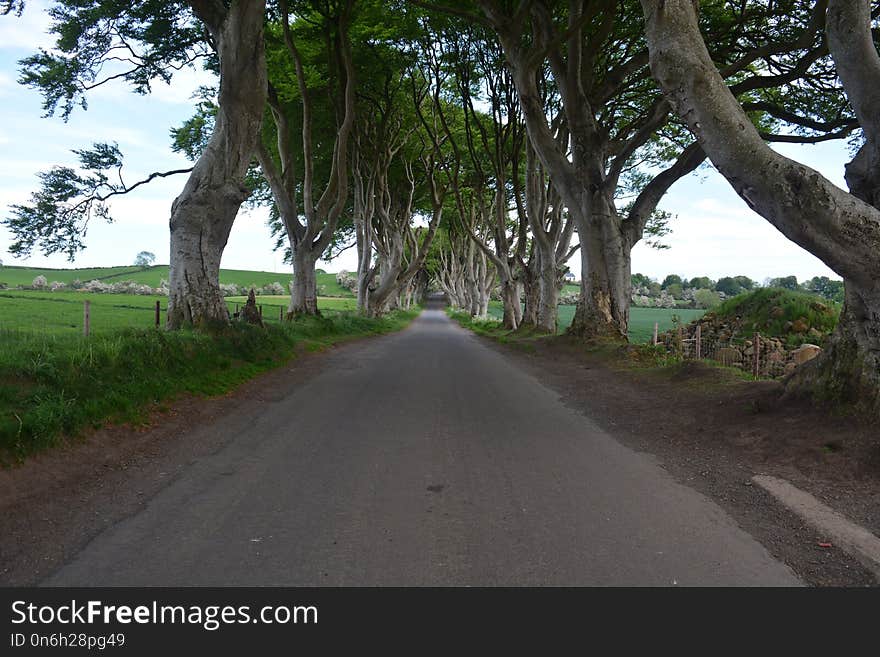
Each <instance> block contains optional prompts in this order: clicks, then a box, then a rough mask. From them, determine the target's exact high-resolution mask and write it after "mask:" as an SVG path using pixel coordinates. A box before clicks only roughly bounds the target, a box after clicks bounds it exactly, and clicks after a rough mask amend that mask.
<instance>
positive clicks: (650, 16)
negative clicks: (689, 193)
mask: <svg viewBox="0 0 880 657" xmlns="http://www.w3.org/2000/svg"><path fill="white" fill-rule="evenodd" d="M641 2H642V7H643V9H644V15H645V20H646V33H647V38H648V46H649V48H650V53H651V68H652V71H653V73H654V75H655V76H656V78H657V80H658V82H659V84H660V86H661V87H662V89H663V90H664V92H665V93H666V95H667V97H668V98H669V100H670V102H671V103H672V105H673V106H674V108H675V110H676V112H677V113H678V115H679V116H681V117H682V119H683V120H684V121H686V123H687V125H688V127H689V129H690V130H691V131H692V132H693V133H694V134H695V135H696V136H697V138H698V139H699V142H700V144H701V145H702V147H703V148H704V149H705V151H706V153H707V154H708V156H709V157H710V159H711V160H712V163H713V164H714V165H715V167H716V168H717V169H718V171H719V172H720V173H721V174H722V175H723V176H724V177H725V178H726V179H727V180H728V182H729V183H730V184H731V186H732V187H733V189H734V190H735V191H736V192H737V193H738V194H739V196H740V197H741V198H742V199H743V200H744V201H745V202H746V203H747V204H748V205H749V207H750V208H752V209H753V210H754V211H755V212H757V213H758V214H760V215H761V216H763V217H764V218H765V219H766V220H767V221H769V222H770V223H771V224H772V225H773V226H775V227H776V228H777V229H778V230H779V231H780V232H782V233H783V234H784V235H785V236H786V237H787V238H789V239H790V240H792V241H793V242H795V243H796V244H798V245H800V246H801V247H803V248H804V249H806V250H807V251H809V252H810V253H812V254H813V255H815V256H817V257H818V258H820V259H821V260H822V261H823V262H824V263H825V264H827V265H828V266H829V267H830V268H831V269H833V270H834V271H836V272H837V273H838V274H840V275H841V276H842V277H843V279H844V284H845V300H844V307H843V311H842V313H841V316H840V321H839V322H838V325H837V328H836V330H835V332H834V334H833V336H832V342H831V347H830V349H828V350H827V351H826V353H825V354H823V355H822V357H820V358H819V359H816V362H815V364H814V365H812V366H807V367H803V368H799V370H798V374H796V375H795V377H794V378H793V379H792V380H790V381H789V386H790V387H791V388H792V389H793V390H804V389H808V390H813V391H817V392H819V393H820V394H821V395H822V396H825V397H831V398H834V399H845V400H850V401H856V402H858V403H861V404H864V405H866V406H868V407H869V408H872V409H874V410H876V409H878V408H880V257H878V253H880V211H878V209H877V207H876V205H875V204H876V202H877V199H878V196H877V190H878V187H877V180H878V178H877V172H878V170H877V161H878V160H877V150H876V149H877V143H878V136H880V133H878V126H880V124H878V122H877V119H878V116H880V114H878V111H880V110H878V108H880V104H878V103H877V94H878V93H880V58H878V54H877V49H876V46H875V44H874V40H873V35H872V31H871V21H872V13H871V10H870V5H869V3H868V2H866V1H865V0H828V2H827V3H826V2H824V1H820V2H817V3H816V10H817V11H818V12H820V15H821V18H822V23H823V24H824V25H825V29H826V32H827V35H828V41H827V44H828V48H829V49H830V52H831V54H832V55H833V58H834V62H835V64H836V66H837V73H838V74H839V76H840V80H841V82H842V83H843V87H844V88H845V90H846V93H847V96H848V98H849V101H850V103H851V105H852V107H853V109H854V110H855V113H856V115H857V116H858V119H859V124H860V125H861V128H862V131H863V133H864V137H865V142H864V145H863V146H862V147H861V149H860V150H859V153H858V155H857V156H856V158H855V160H854V161H853V163H852V164H851V165H850V166H849V167H848V168H847V182H848V184H849V186H850V191H849V192H846V191H844V190H841V189H840V188H838V187H837V186H835V185H834V184H833V183H831V182H830V181H829V180H827V179H826V178H825V177H823V176H822V175H821V174H820V173H819V172H817V171H815V170H813V169H811V168H809V167H807V166H804V165H803V164H800V163H798V162H796V161H794V160H792V159H790V158H787V157H785V156H783V155H781V154H779V153H777V152H775V151H773V150H772V149H771V148H769V147H768V146H767V144H766V143H765V142H764V141H763V140H762V139H761V136H760V135H759V134H758V131H757V130H756V129H755V127H754V126H753V125H752V123H751V122H750V121H749V120H748V116H747V115H746V113H745V111H744V109H743V106H742V105H741V104H740V103H739V102H738V101H737V99H736V97H735V96H734V95H733V94H732V93H731V91H730V89H729V88H728V87H727V85H726V84H725V81H724V79H723V77H722V76H721V74H720V73H719V72H718V69H717V68H716V67H715V65H714V63H713V62H712V60H711V58H710V56H709V52H708V49H707V47H706V44H705V42H704V40H703V37H702V35H701V33H700V28H699V24H698V19H697V11H696V6H695V4H694V3H693V2H691V1H690V0H665V1H664V0H641ZM826 9H827V14H826ZM826 16H827V22H826Z"/></svg>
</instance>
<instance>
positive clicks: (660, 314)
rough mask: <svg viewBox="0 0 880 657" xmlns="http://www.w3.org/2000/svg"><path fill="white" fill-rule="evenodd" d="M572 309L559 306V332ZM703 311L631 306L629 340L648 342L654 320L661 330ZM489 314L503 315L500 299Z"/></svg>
mask: <svg viewBox="0 0 880 657" xmlns="http://www.w3.org/2000/svg"><path fill="white" fill-rule="evenodd" d="M574 309H575V307H574V306H559V332H560V333H563V332H564V331H565V329H567V328H568V327H569V326H571V320H572V319H573V318H574ZM705 312H706V311H705V310H696V309H690V308H637V307H635V306H633V307H632V308H630V311H629V340H630V342H633V343H644V342H648V341H649V340H650V339H651V336H652V334H653V332H654V322H656V323H657V324H659V330H660V332H663V331H666V330H668V329H670V328H672V326H673V318H674V317H675V316H678V317H679V318H680V319H681V321H682V323H684V324H687V323H688V322H691V321H693V320H695V319H697V318H698V317H702V316H703V315H704V314H705ZM489 315H490V316H491V317H495V318H497V319H501V317H503V312H502V309H501V302H500V301H492V302H490V303H489Z"/></svg>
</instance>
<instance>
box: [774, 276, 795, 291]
mask: <svg viewBox="0 0 880 657" xmlns="http://www.w3.org/2000/svg"><path fill="white" fill-rule="evenodd" d="M770 287H781V288H782V289H783V290H791V291H792V292H797V291H798V290H800V289H801V286H800V283H798V279H797V276H782V277H781V278H774V279H772V280H771V281H770Z"/></svg>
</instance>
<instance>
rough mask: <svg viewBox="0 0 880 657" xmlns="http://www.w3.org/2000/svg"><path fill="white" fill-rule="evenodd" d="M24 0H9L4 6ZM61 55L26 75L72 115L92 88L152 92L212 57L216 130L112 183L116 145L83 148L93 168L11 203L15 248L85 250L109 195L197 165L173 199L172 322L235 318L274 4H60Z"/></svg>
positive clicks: (36, 58) (40, 56) (43, 59)
mask: <svg viewBox="0 0 880 657" xmlns="http://www.w3.org/2000/svg"><path fill="white" fill-rule="evenodd" d="M23 6H24V2H22V1H18V2H16V1H14V0H12V1H10V0H6V1H5V2H4V4H3V6H2V8H3V11H4V13H11V12H18V13H20V11H21V9H22V8H23ZM50 11H51V15H52V18H53V24H52V28H51V29H52V32H53V33H54V34H55V35H56V36H57V40H56V46H55V49H54V50H53V51H51V52H50V51H45V50H43V51H40V52H39V53H37V54H35V55H32V56H30V57H28V58H26V59H24V60H22V62H21V64H22V81H23V82H24V83H25V84H27V85H29V86H32V87H34V88H37V89H39V90H40V92H41V93H42V94H43V108H44V109H45V111H46V113H47V115H51V114H54V113H55V112H56V111H58V110H60V111H61V114H62V117H64V118H66V117H68V116H69V115H70V113H71V112H72V111H73V110H74V108H75V107H77V106H79V107H82V108H84V109H85V108H86V107H87V98H88V93H89V92H90V91H91V90H93V89H95V88H97V87H100V86H103V85H105V84H108V83H110V82H112V81H114V80H123V81H125V82H126V83H128V84H129V85H131V87H132V88H133V89H134V90H135V91H136V92H138V93H143V94H146V93H149V91H150V88H151V85H152V84H155V83H156V82H157V81H165V82H168V81H170V80H171V78H172V76H173V73H174V71H176V70H179V69H180V68H182V67H184V66H191V65H193V64H194V63H195V62H197V61H199V60H206V61H208V62H209V64H210V65H211V66H212V67H213V68H214V69H215V70H216V71H217V72H218V73H219V75H220V89H219V95H218V109H217V113H216V118H215V121H214V130H213V132H212V134H211V136H210V138H209V139H208V140H207V143H206V144H205V147H204V150H203V151H202V153H201V156H200V157H199V158H198V160H197V161H196V162H195V164H194V166H193V167H192V168H191V169H184V170H180V171H175V172H157V173H155V174H152V175H151V176H149V177H148V178H147V179H146V180H144V181H140V182H138V183H134V184H131V185H128V184H126V183H124V182H123V180H122V179H121V177H120V179H119V183H116V182H112V183H111V182H110V181H109V179H108V177H107V175H106V172H107V171H108V170H110V169H117V170H119V169H121V166H122V156H121V153H119V152H118V149H116V148H115V147H114V146H112V145H108V144H98V145H96V146H95V148H94V149H93V150H92V151H79V152H78V154H79V155H80V163H81V165H82V169H83V170H84V171H85V172H86V175H83V174H80V173H78V172H76V171H74V170H72V169H69V168H68V169H66V170H65V169H63V168H61V169H55V170H53V171H50V172H47V173H46V174H43V175H42V186H41V189H40V190H39V191H38V192H36V193H35V195H34V196H33V198H32V202H31V203H30V204H29V205H20V206H16V207H14V208H13V217H12V218H10V219H8V220H7V221H6V222H5V223H6V224H7V226H9V227H10V228H11V229H12V231H13V234H14V235H15V236H16V239H17V242H16V245H14V248H15V249H16V250H17V251H18V252H20V253H27V252H28V251H29V250H30V249H31V248H33V247H34V245H35V244H37V243H39V244H40V245H41V247H42V249H43V251H44V252H45V253H54V252H58V251H66V252H67V253H68V254H69V256H70V257H73V255H74V254H75V253H76V252H77V251H78V250H79V249H81V248H82V247H83V243H82V239H81V238H82V237H83V236H84V234H85V231H86V229H87V225H88V222H89V220H90V219H91V217H92V216H93V215H95V216H98V217H102V218H107V219H109V218H110V213H109V209H108V206H107V205H106V202H107V201H108V200H109V198H110V197H111V196H115V195H118V194H124V193H128V192H130V191H131V190H133V189H135V188H137V187H139V186H140V185H141V184H144V183H145V182H147V181H148V180H150V179H153V178H155V177H157V176H164V175H169V174H171V173H185V172H188V173H189V178H188V180H187V182H186V184H185V185H184V188H183V191H182V192H181V194H180V195H179V196H178V197H177V198H176V199H175V200H174V202H173V203H172V206H171V218H170V222H169V224H170V233H171V243H170V265H171V267H170V273H169V278H170V280H169V288H170V296H169V300H168V320H167V323H168V327H169V328H179V327H181V326H183V325H187V324H189V325H203V324H207V323H212V322H226V321H228V319H229V313H228V310H227V307H226V303H225V301H224V300H223V295H222V294H221V293H220V289H219V269H220V257H221V255H222V253H223V249H224V247H225V246H226V242H227V239H228V238H229V232H230V230H231V228H232V223H233V221H234V219H235V216H236V214H237V213H238V209H239V207H240V206H241V204H242V202H243V201H244V200H245V199H246V198H247V196H248V194H249V189H248V188H247V187H246V186H245V184H244V180H245V174H246V172H247V169H248V166H249V164H250V161H251V159H252V155H253V151H254V147H255V145H256V140H257V137H258V136H259V131H260V126H261V123H262V116H263V107H264V103H265V94H266V73H265V58H264V49H263V25H264V21H265V13H266V3H265V0H253V1H250V0H249V1H244V0H240V1H236V0H233V1H232V2H221V1H220V0H191V1H189V2H159V1H158V0H145V1H143V2H137V3H129V2H119V1H118V0H85V1H79V0H56V1H55V2H54V3H53V6H52V8H51V10H50Z"/></svg>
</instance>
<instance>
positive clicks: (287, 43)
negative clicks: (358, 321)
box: [256, 0, 355, 316]
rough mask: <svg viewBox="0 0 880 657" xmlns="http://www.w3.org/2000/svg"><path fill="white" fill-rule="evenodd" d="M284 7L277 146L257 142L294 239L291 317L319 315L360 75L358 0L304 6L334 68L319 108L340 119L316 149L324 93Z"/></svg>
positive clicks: (276, 77)
mask: <svg viewBox="0 0 880 657" xmlns="http://www.w3.org/2000/svg"><path fill="white" fill-rule="evenodd" d="M278 7H279V12H280V30H279V31H280V36H279V38H277V39H275V40H274V44H273V45H274V46H275V48H274V50H273V51H272V53H271V55H272V58H273V61H274V62H277V63H276V65H275V66H273V68H272V71H271V74H270V75H269V90H268V104H269V109H270V114H271V117H272V122H273V126H274V134H273V135H271V140H270V141H272V142H274V148H273V149H272V150H270V146H268V145H267V144H266V143H265V142H264V141H259V142H258V144H257V149H256V153H257V159H258V160H259V163H260V168H261V170H262V173H263V175H264V176H265V178H266V181H267V182H268V185H269V188H270V190H271V192H272V198H273V200H274V204H275V211H276V212H277V214H278V217H279V218H280V220H281V223H282V225H283V226H284V230H285V233H286V235H287V239H288V241H289V244H290V250H291V255H292V260H293V287H292V289H291V297H290V306H289V307H288V316H293V315H298V314H307V315H317V314H319V313H318V301H317V284H316V281H317V278H316V275H315V265H316V263H317V261H318V260H319V259H320V257H321V256H322V254H323V253H324V251H325V250H326V249H327V247H328V246H329V245H330V242H331V241H332V239H333V236H334V234H335V233H336V228H337V224H338V221H339V218H340V216H342V213H343V212H344V211H345V209H346V204H347V200H348V189H349V187H348V181H349V162H348V156H349V150H350V149H349V139H350V137H351V133H352V128H353V126H354V117H355V76H354V63H353V59H352V54H351V43H350V38H349V30H350V27H351V21H352V9H353V0H341V1H340V2H331V3H307V4H306V5H305V6H304V7H303V11H304V13H305V14H306V15H307V16H308V20H305V19H303V20H301V21H300V23H299V26H300V27H303V26H310V25H315V24H317V25H318V26H319V28H320V29H319V33H318V35H317V36H313V41H312V42H311V45H313V46H314V45H315V43H316V42H317V44H320V45H318V49H317V52H318V53H319V55H318V59H319V60H323V64H324V66H325V67H327V68H329V73H325V75H326V77H325V78H323V79H325V80H327V83H326V88H325V89H324V91H325V93H326V96H327V97H329V99H330V103H329V107H322V108H321V109H322V110H323V111H322V112H321V114H322V115H323V116H331V117H337V120H338V124H337V125H336V126H334V127H335V129H331V130H330V133H331V134H330V135H325V141H323V142H320V141H319V142H318V145H319V148H318V149H316V142H315V113H316V102H317V101H316V98H315V97H316V95H318V94H316V93H315V89H314V88H310V84H309V83H310V78H309V76H308V74H307V68H306V65H307V64H311V63H313V62H307V61H306V60H305V59H304V56H303V54H302V52H301V46H302V44H301V43H298V41H299V39H298V38H297V37H296V35H295V30H294V27H295V26H292V25H291V15H290V9H289V7H288V3H287V2H286V1H285V0H280V1H279V3H278ZM318 63H319V64H320V63H321V62H320V61H319V62H318ZM291 70H292V71H293V75H292V76H291V75H290V74H289V72H290V71H291ZM291 77H292V78H293V80H292V81H291V80H290V78H291ZM320 97H321V98H324V97H325V95H324V94H320ZM297 119H299V122H300V131H299V132H300V135H301V143H300V149H301V150H299V153H297V149H296V148H295V147H294V144H293V140H292V133H293V130H294V123H295V121H296V120H297ZM320 146H323V148H320ZM273 150H274V152H273ZM316 151H317V152H316ZM297 156H299V158H300V162H301V172H302V173H301V174H300V175H299V176H297V174H296V170H295V164H296V159H297ZM322 156H323V157H324V158H326V161H328V162H329V167H328V168H327V170H326V171H325V172H324V177H323V180H321V184H320V187H321V188H319V180H318V176H317V172H318V167H317V164H318V159H319V158H320V157H322ZM300 196H301V201H300Z"/></svg>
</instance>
